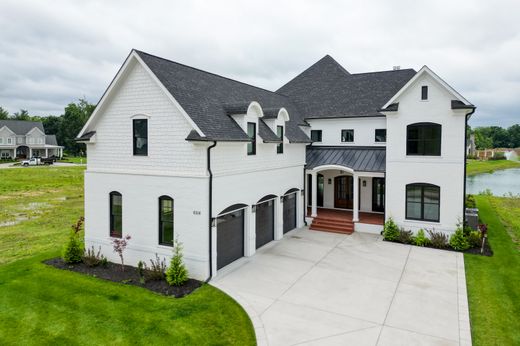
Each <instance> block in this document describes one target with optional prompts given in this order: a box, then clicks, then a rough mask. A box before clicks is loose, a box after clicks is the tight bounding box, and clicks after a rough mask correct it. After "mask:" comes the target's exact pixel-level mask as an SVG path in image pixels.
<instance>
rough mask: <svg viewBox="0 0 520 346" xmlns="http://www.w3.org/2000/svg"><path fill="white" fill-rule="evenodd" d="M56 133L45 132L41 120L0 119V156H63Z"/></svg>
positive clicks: (4, 157) (5, 157) (12, 157)
mask: <svg viewBox="0 0 520 346" xmlns="http://www.w3.org/2000/svg"><path fill="white" fill-rule="evenodd" d="M62 155H63V147H62V146H59V145H58V143H57V141H56V136H55V135H48V134H45V129H44V128H43V124H42V123H41V122H39V121H24V120H0V158H2V159H7V158H10V159H14V158H23V159H25V158H31V157H50V156H55V157H61V156H62Z"/></svg>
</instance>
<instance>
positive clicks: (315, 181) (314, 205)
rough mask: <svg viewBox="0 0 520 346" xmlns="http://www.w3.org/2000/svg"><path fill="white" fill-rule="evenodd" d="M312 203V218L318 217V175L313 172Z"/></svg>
mask: <svg viewBox="0 0 520 346" xmlns="http://www.w3.org/2000/svg"><path fill="white" fill-rule="evenodd" d="M311 176H312V201H311V204H312V206H311V216H312V217H316V216H318V173H316V172H312V173H311Z"/></svg>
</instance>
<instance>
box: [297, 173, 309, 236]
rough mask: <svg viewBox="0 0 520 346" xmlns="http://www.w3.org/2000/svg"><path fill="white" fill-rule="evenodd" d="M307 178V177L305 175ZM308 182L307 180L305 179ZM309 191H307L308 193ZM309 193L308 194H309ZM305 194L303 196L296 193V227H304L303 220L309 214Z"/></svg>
mask: <svg viewBox="0 0 520 346" xmlns="http://www.w3.org/2000/svg"><path fill="white" fill-rule="evenodd" d="M305 176H307V175H305ZM305 180H307V179H305ZM306 191H307V190H305V192H306ZM307 193H308V192H307ZM304 199H305V194H302V192H301V191H298V192H297V193H296V227H297V228H300V227H303V218H304V216H305V215H306V214H304V213H307V204H306V203H305V201H304Z"/></svg>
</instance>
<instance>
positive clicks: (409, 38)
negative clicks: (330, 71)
mask: <svg viewBox="0 0 520 346" xmlns="http://www.w3.org/2000/svg"><path fill="white" fill-rule="evenodd" d="M519 18H520V1H518V0H493V1H489V0H480V1H476V0H475V1H469V0H458V1H453V0H450V1H444V0H441V1H439V0H437V1H417V0H415V1H413V0H410V1H408V0H393V1H384V0H381V1H370V0H367V1H345V0H343V1H332V0H330V1H329V0H327V1H307V0H294V1H284V0H276V1H271V0H262V1H227V0H220V1H173V0H170V1H129V0H117V1H115V0H114V1H108V0H99V1H97V0H96V1H88V0H86V1H73V0H69V1H62V0H52V1H24V0H14V1H11V0H1V1H0V106H2V107H4V108H7V109H8V110H9V111H10V112H15V111H17V110H19V109H20V108H23V109H28V110H29V112H30V113H31V114H35V115H48V114H57V115H59V114H61V113H62V111H63V107H64V106H65V105H66V104H67V103H69V102H71V101H75V100H77V99H78V98H81V97H85V98H86V99H87V100H89V101H90V102H92V103H97V101H98V100H99V98H100V96H101V95H102V93H103V91H104V90H105V88H106V87H107V86H108V84H109V83H110V81H111V80H112V78H113V76H114V75H115V73H116V72H117V69H118V68H119V66H120V65H121V64H122V62H123V61H124V59H125V57H126V56H127V54H128V53H129V51H130V49H131V48H137V49H140V50H143V51H146V52H149V53H152V54H156V55H159V56H163V57H166V58H169V59H171V60H174V61H178V62H182V63H185V64H188V65H191V66H195V67H198V68H202V69H205V70H209V71H211V72H215V73H219V74H222V75H225V76H228V77H232V78H236V79H239V80H241V81H245V82H248V83H252V84H254V85H258V86H261V87H265V88H267V89H271V90H275V89H277V88H278V87H280V86H281V85H283V84H284V83H285V82H287V81H288V80H290V79H291V78H292V77H294V76H295V75H297V74H298V73H299V72H301V71H302V70H303V69H305V68H307V67H308V66H310V65H311V64H312V63H314V62H315V61H317V60H318V59H319V58H321V57H322V56H324V55H325V54H330V55H332V56H333V57H334V58H335V59H336V60H337V61H338V62H339V63H341V64H342V65H343V66H344V67H345V68H346V69H347V70H348V71H350V72H351V73H356V72H366V71H377V70H388V69H392V66H394V65H399V66H401V67H402V68H406V67H412V68H415V69H417V70H418V69H419V68H420V67H421V66H422V65H428V66H429V67H430V68H432V69H433V70H434V71H435V72H437V73H438V74H439V75H440V76H441V77H442V78H444V79H445V80H446V81H447V82H448V83H450V84H451V85H452V86H453V87H454V88H455V89H457V90H458V91H459V92H460V93H461V94H463V95H464V96H465V97H466V98H467V99H469V100H470V101H471V102H473V103H474V104H475V105H477V107H478V109H477V113H476V114H475V116H474V118H473V120H472V121H471V124H472V125H473V126H477V125H501V126H509V125H511V124H514V123H520V20H519Z"/></svg>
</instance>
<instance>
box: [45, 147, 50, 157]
mask: <svg viewBox="0 0 520 346" xmlns="http://www.w3.org/2000/svg"><path fill="white" fill-rule="evenodd" d="M45 157H49V148H45Z"/></svg>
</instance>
